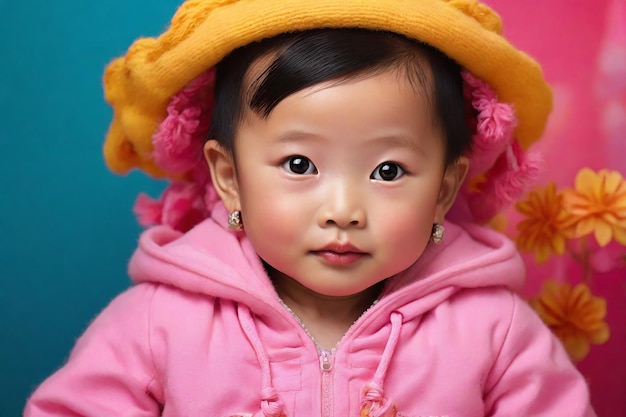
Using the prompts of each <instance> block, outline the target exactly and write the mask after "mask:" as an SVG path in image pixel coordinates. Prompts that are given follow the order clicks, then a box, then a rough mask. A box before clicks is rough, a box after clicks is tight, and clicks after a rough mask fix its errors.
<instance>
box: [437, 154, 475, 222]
mask: <svg viewBox="0 0 626 417" xmlns="http://www.w3.org/2000/svg"><path fill="white" fill-rule="evenodd" d="M468 169H469V159H468V158H467V157H465V156H462V157H460V158H459V159H458V160H457V161H456V162H455V163H454V164H452V165H450V166H449V167H448V168H446V172H445V173H444V176H443V180H442V181H441V188H440V189H439V197H438V199H437V208H436V211H435V219H434V222H435V223H443V220H444V218H445V217H446V213H447V212H448V210H450V207H452V204H453V203H454V200H456V196H457V194H458V193H459V190H460V189H461V185H463V181H464V180H465V176H466V175H467V171H468Z"/></svg>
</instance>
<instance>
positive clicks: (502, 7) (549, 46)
mask: <svg viewBox="0 0 626 417" xmlns="http://www.w3.org/2000/svg"><path fill="white" fill-rule="evenodd" d="M487 3H488V4H489V5H490V6H492V7H493V8H494V9H495V10H497V11H498V12H499V14H500V15H501V16H502V18H503V21H504V33H505V35H506V36H507V37H508V38H509V39H511V41H512V42H513V43H514V44H515V45H517V46H518V47H520V48H521V49H523V50H525V51H527V52H528V53H529V54H530V55H532V56H533V57H535V58H536V59H537V60H538V61H539V62H540V63H541V64H542V66H543V68H544V72H545V76H546V78H547V79H548V81H549V82H550V83H551V85H552V86H553V88H554V93H555V108H554V111H553V114H552V117H551V120H550V123H549V125H548V128H547V130H546V134H545V136H544V139H543V140H542V141H541V142H540V143H538V144H536V145H535V146H534V148H533V149H537V150H541V151H542V152H543V153H544V157H545V160H546V168H545V172H544V174H543V175H542V179H541V181H540V182H541V184H540V185H544V184H546V183H547V182H549V181H554V182H555V183H556V184H557V187H558V188H559V189H561V188H563V187H571V186H573V185H574V178H575V177H576V173H577V172H578V170H579V169H581V168H582V167H585V166H587V167H590V168H592V169H594V170H599V169H601V168H608V169H611V170H618V171H620V172H621V173H622V175H624V176H626V0H594V1H571V0H548V1H546V0H543V1H541V0H531V1H511V0H487ZM509 219H510V221H511V224H510V225H509V226H510V227H509V230H514V229H515V228H514V225H513V224H512V223H514V222H515V220H516V219H517V216H516V213H515V212H514V211H513V210H510V212H509ZM614 249H615V250H617V251H618V253H621V254H624V253H626V248H625V247H621V246H616V247H614ZM525 259H526V260H527V264H528V282H527V285H526V288H525V291H524V295H526V296H534V295H537V294H538V293H539V291H540V288H541V284H542V281H543V280H545V279H547V278H555V279H557V280H563V281H568V282H571V283H572V284H576V283H578V282H580V281H581V274H580V272H579V268H578V267H577V266H576V265H574V264H573V263H572V262H571V261H569V260H568V259H567V258H556V257H553V258H551V260H550V261H548V262H547V263H546V264H544V265H542V266H537V265H536V264H535V263H534V261H533V257H532V256H527V257H525ZM591 290H592V293H593V294H594V295H596V296H600V297H604V298H606V300H607V305H608V313H607V319H606V321H607V322H608V324H609V326H610V328H611V337H610V339H609V341H608V342H607V343H606V344H604V345H598V346H596V345H592V348H591V352H590V354H589V355H588V356H587V357H586V358H585V359H584V360H583V361H581V362H580V363H579V364H578V367H579V369H580V370H581V372H583V374H584V375H585V376H586V378H587V380H588V381H589V384H590V389H591V398H592V402H593V404H594V407H595V409H596V412H597V413H598V415H599V416H604V417H611V416H626V308H625V306H626V267H624V264H622V265H621V266H620V267H616V268H615V269H613V270H611V271H609V272H605V273H599V272H596V273H594V275H593V277H592V281H591Z"/></svg>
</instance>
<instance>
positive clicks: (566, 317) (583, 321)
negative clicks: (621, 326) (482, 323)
mask: <svg viewBox="0 0 626 417" xmlns="http://www.w3.org/2000/svg"><path fill="white" fill-rule="evenodd" d="M530 305H531V306H532V307H533V308H534V309H535V311H536V312H537V313H538V314H539V317H541V319H542V320H543V321H544V323H546V324H547V325H548V327H549V328H550V329H551V330H552V332H553V333H554V334H555V335H556V336H557V337H558V338H559V339H560V340H561V342H563V345H564V346H565V350H567V353H568V354H569V355H570V357H571V358H572V359H573V360H575V361H578V360H581V359H583V358H584V357H585V356H587V354H588V353H589V348H590V344H591V343H593V344H602V343H605V342H606V341H607V340H608V339H609V326H608V324H607V323H606V322H605V321H604V317H605V316H606V300H605V299H604V298H602V297H594V296H593V295H592V294H591V291H590V290H589V287H588V286H587V285H585V284H578V285H576V286H575V287H574V288H572V286H571V285H569V284H567V283H565V282H562V283H558V282H556V281H554V280H547V281H546V282H545V283H544V284H543V289H542V290H541V294H540V295H539V297H537V298H535V299H533V300H531V301H530Z"/></svg>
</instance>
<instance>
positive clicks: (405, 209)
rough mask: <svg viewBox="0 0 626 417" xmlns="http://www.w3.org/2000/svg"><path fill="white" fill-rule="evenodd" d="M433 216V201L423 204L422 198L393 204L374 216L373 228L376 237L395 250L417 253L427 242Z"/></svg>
mask: <svg viewBox="0 0 626 417" xmlns="http://www.w3.org/2000/svg"><path fill="white" fill-rule="evenodd" d="M428 201H430V200H428ZM434 218H435V204H434V203H433V204H425V203H424V201H423V200H422V201H413V202H407V204H395V205H392V206H388V207H387V210H386V211H384V212H381V213H380V214H379V215H378V216H376V219H375V222H376V225H375V228H376V230H377V235H378V239H379V240H380V241H384V242H385V243H386V244H387V245H389V246H390V247H393V248H394V251H395V252H397V253H405V254H408V253H412V254H415V253H416V251H418V254H419V253H421V251H422V250H423V248H424V247H425V246H426V244H427V243H428V239H429V238H430V233H431V231H432V226H433V220H434ZM372 220H374V219H372Z"/></svg>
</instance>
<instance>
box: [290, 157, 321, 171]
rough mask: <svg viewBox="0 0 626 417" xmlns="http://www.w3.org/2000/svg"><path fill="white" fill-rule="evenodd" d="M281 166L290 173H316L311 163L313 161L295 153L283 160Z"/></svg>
mask: <svg viewBox="0 0 626 417" xmlns="http://www.w3.org/2000/svg"><path fill="white" fill-rule="evenodd" d="M282 166H283V168H285V169H286V170H287V171H289V172H291V173H292V174H297V175H313V174H317V168H315V165H313V162H311V160H310V159H309V158H307V157H305V156H302V155H295V156H291V157H289V158H288V159H287V160H286V161H285V162H283V165H282Z"/></svg>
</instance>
